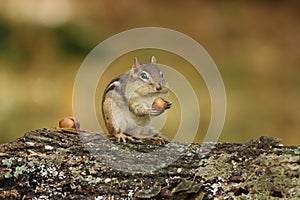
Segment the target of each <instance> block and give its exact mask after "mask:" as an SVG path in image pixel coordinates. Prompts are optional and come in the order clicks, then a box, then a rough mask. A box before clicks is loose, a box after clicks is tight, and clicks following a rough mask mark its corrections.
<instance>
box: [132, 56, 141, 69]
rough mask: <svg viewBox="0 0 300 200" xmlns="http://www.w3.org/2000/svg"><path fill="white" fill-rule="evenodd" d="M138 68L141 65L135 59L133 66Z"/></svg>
mask: <svg viewBox="0 0 300 200" xmlns="http://www.w3.org/2000/svg"><path fill="white" fill-rule="evenodd" d="M138 66H140V63H139V61H138V59H137V58H136V57H135V58H134V59H133V65H132V67H138Z"/></svg>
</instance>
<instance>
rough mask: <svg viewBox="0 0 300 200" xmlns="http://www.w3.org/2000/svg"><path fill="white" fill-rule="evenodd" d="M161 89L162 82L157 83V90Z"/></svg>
mask: <svg viewBox="0 0 300 200" xmlns="http://www.w3.org/2000/svg"><path fill="white" fill-rule="evenodd" d="M161 89H162V86H161V84H160V83H159V84H157V85H156V90H157V91H160V90H161Z"/></svg>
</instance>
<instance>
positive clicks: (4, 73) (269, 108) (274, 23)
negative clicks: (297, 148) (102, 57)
mask: <svg viewBox="0 0 300 200" xmlns="http://www.w3.org/2000/svg"><path fill="white" fill-rule="evenodd" d="M299 7H300V6H299V3H298V1H290V0H286V1H279V0H276V1H267V0H254V1H203V2H202V1H194V0H190V1H185V2H184V1H179V0H173V1H158V0H151V1H150V0H144V1H138V0H131V1H125V0H116V1H109V0H101V1H94V0H91V1H88V2H85V1H79V0H72V1H71V0H26V1H19V0H2V1H1V6H0V143H4V142H8V141H13V140H15V139H16V138H18V137H21V136H22V135H23V134H24V133H25V132H26V131H28V130H32V129H37V128H42V127H56V126H57V123H58V121H59V119H61V118H62V117H64V116H70V115H72V90H73V83H74V79H75V76H76V73H77V70H78V69H79V67H80V65H81V63H82V62H83V60H84V58H85V57H86V56H87V55H88V53H89V52H90V51H91V50H92V49H93V48H94V47H95V46H96V45H98V44H99V43H100V42H101V41H103V40H105V39H106V38H108V37H110V36H112V35H114V34H117V33H119V32H122V31H124V30H128V29H131V28H137V27H145V26H156V27H165V28H170V29H174V30H176V31H180V32H182V33H184V34H186V35H188V36H190V37H192V38H193V39H195V40H196V41H198V42H199V43H200V44H201V45H202V46H203V47H204V48H205V49H206V50H207V51H208V53H209V54H210V55H211V57H212V58H213V60H214V61H215V63H216V64H217V66H218V68H219V70H220V72H221V74H222V76H223V80H224V83H225V87H226V92H227V103H228V107H227V118H226V124H225V127H224V130H223V132H222V134H221V137H220V141H228V142H244V141H246V140H249V139H253V138H258V137H259V136H261V135H267V136H274V137H281V138H283V143H284V144H287V145H290V144H299V142H300V133H299V130H300V78H299V76H300V12H299ZM174 42H175V41H174ZM148 53H149V55H148ZM152 54H154V55H156V56H157V59H158V62H161V63H165V62H168V64H169V65H171V66H172V64H174V65H176V63H177V64H178V62H179V63H184V61H183V60H180V59H179V58H178V56H177V57H176V55H169V54H168V53H163V52H155V51H153V52H151V51H144V52H136V54H135V53H134V52H133V53H131V54H129V55H127V57H126V59H125V58H124V59H120V60H121V61H122V60H123V61H122V62H121V61H116V63H117V64H118V65H122V66H123V67H124V66H125V67H126V66H128V68H127V69H129V68H130V66H131V62H132V58H133V57H134V56H136V55H137V56H138V57H139V58H140V61H141V62H142V63H145V62H148V60H149V59H150V57H151V56H152ZM128 58H130V60H129V59H128ZM176 59H177V60H176ZM177 61H178V62H177ZM112 69H115V70H112V72H111V73H110V74H108V75H107V76H106V79H107V80H104V82H105V81H106V82H105V84H107V81H108V80H109V79H111V78H113V75H114V74H120V73H123V71H121V70H120V71H119V70H118V69H116V68H113V67H112ZM125 71H126V70H125ZM182 73H185V72H182ZM186 73H189V72H186ZM190 73H192V72H190ZM170 84H171V83H170ZM99 90H100V91H101V90H102V91H103V90H104V85H102V87H101V84H100V86H99ZM198 91H199V94H197V95H198V96H199V98H200V99H202V100H203V103H200V106H201V105H202V107H201V112H202V111H203V112H204V114H202V113H201V117H202V118H203V123H204V125H203V126H202V129H204V130H203V131H205V127H206V128H207V124H208V121H209V118H210V115H209V114H207V113H209V111H210V109H209V108H208V107H209V106H210V103H209V96H208V94H207V91H205V89H202V88H199V90H198ZM201 91H204V92H203V93H205V94H204V95H203V96H201ZM99 93H101V92H99ZM97 98H99V99H101V97H97ZM175 101H176V100H175ZM203 107H204V108H203ZM183 109H184V108H183ZM170 112H171V111H170ZM202 118H201V119H202ZM83 128H84V127H83Z"/></svg>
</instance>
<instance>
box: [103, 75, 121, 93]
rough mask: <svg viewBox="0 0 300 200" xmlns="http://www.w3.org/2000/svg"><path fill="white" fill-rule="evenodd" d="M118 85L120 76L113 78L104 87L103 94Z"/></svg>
mask: <svg viewBox="0 0 300 200" xmlns="http://www.w3.org/2000/svg"><path fill="white" fill-rule="evenodd" d="M119 85H120V77H117V78H115V79H113V80H112V81H111V82H110V83H109V84H108V85H107V87H106V89H105V91H104V95H105V94H106V93H108V92H109V91H111V90H115V89H116V88H117V87H118V86H119Z"/></svg>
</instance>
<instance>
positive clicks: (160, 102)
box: [152, 97, 172, 112]
mask: <svg viewBox="0 0 300 200" xmlns="http://www.w3.org/2000/svg"><path fill="white" fill-rule="evenodd" d="M171 105H172V103H171V102H169V101H167V100H165V99H163V98H161V97H158V98H156V99H155V100H154V101H153V103H152V108H154V109H155V110H157V111H160V112H163V111H164V110H165V109H169V108H171Z"/></svg>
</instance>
